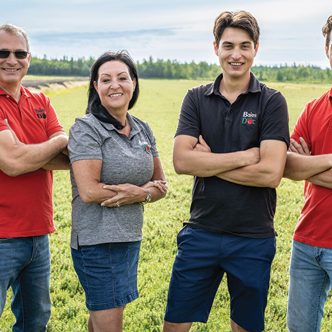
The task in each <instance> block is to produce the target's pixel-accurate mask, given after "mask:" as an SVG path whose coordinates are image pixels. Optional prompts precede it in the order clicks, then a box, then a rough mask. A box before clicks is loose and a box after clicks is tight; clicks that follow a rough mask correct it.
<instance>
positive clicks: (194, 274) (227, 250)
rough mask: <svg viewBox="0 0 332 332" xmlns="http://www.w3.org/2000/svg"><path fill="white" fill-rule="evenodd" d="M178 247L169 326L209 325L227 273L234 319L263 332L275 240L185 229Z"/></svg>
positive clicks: (166, 315) (247, 328)
mask: <svg viewBox="0 0 332 332" xmlns="http://www.w3.org/2000/svg"><path fill="white" fill-rule="evenodd" d="M177 242H178V253H177V256H176V258H175V261H174V265H173V271H172V278H171V282H170V286H169V292H168V301H167V308H166V314H165V320H166V321H168V322H172V323H185V322H203V323H206V322H207V320H208V317H209V314H210V310H211V306H212V303H213V300H214V297H215V294H216V292H217V289H218V287H219V284H220V282H221V280H222V277H223V275H224V273H226V275H227V285H228V290H229V294H230V298H231V319H232V320H233V321H234V322H235V323H237V324H238V325H240V326H241V327H242V328H244V329H246V330H248V331H251V332H256V331H257V332H258V331H259V332H260V331H263V330H264V311H265V307H266V303H267V294H268V289H269V280H270V269H271V264H272V261H273V258H274V255H275V238H263V239H257V238H247V237H240V236H234V235H229V234H221V233H214V232H210V231H207V230H204V229H201V228H194V227H190V226H185V227H184V228H183V229H182V230H181V231H180V232H179V234H178V238H177Z"/></svg>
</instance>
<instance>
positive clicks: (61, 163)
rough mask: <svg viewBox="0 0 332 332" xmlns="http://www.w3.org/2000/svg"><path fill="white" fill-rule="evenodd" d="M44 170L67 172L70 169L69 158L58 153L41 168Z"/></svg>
mask: <svg viewBox="0 0 332 332" xmlns="http://www.w3.org/2000/svg"><path fill="white" fill-rule="evenodd" d="M43 169H46V170H68V169H70V162H69V158H68V156H67V155H66V154H64V153H62V152H60V153H59V154H58V155H56V156H55V157H54V158H53V159H51V160H50V161H49V162H48V163H47V164H45V165H44V166H43Z"/></svg>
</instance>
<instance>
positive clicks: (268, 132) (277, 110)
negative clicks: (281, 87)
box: [260, 92, 290, 147]
mask: <svg viewBox="0 0 332 332" xmlns="http://www.w3.org/2000/svg"><path fill="white" fill-rule="evenodd" d="M288 122H289V120H288V108H287V103H286V100H285V98H284V96H283V95H282V94H281V93H280V92H275V93H274V94H273V95H272V96H271V98H270V99H269V101H268V103H267V105H266V108H265V111H264V113H263V115H262V122H261V131H260V141H263V140H278V141H283V142H285V143H286V144H287V147H288V146H289V143H290V139H289V127H288Z"/></svg>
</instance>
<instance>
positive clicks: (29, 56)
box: [28, 53, 32, 67]
mask: <svg viewBox="0 0 332 332" xmlns="http://www.w3.org/2000/svg"><path fill="white" fill-rule="evenodd" d="M31 59H32V56H31V53H29V54H28V67H30V63H31Z"/></svg>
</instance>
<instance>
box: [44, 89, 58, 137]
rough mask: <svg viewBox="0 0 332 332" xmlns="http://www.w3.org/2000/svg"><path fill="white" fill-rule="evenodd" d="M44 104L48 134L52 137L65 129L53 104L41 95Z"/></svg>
mask: <svg viewBox="0 0 332 332" xmlns="http://www.w3.org/2000/svg"><path fill="white" fill-rule="evenodd" d="M41 97H42V99H43V103H44V104H45V106H44V107H45V110H46V116H47V124H46V133H47V136H48V137H50V136H52V135H53V134H55V133H56V132H59V131H63V127H62V126H61V124H60V121H59V119H58V117H57V114H56V112H55V109H54V107H53V106H52V104H51V101H50V99H49V98H48V97H46V96H45V95H44V94H42V93H41Z"/></svg>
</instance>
